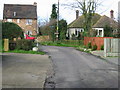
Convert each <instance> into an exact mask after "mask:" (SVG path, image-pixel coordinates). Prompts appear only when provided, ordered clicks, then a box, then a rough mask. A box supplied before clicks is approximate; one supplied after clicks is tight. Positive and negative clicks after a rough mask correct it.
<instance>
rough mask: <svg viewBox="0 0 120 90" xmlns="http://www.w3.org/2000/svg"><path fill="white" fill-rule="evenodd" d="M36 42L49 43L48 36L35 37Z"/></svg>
mask: <svg viewBox="0 0 120 90" xmlns="http://www.w3.org/2000/svg"><path fill="white" fill-rule="evenodd" d="M37 40H38V42H43V41H50V37H49V36H39V37H37Z"/></svg>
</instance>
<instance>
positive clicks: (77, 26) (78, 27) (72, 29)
mask: <svg viewBox="0 0 120 90" xmlns="http://www.w3.org/2000/svg"><path fill="white" fill-rule="evenodd" d="M100 17H101V16H100V15H99V14H97V13H95V15H94V16H93V17H92V21H93V22H92V25H94V24H95V23H96V22H97V21H98V20H99V19H100ZM84 20H85V19H84V16H83V15H82V16H79V11H78V10H77V11H76V19H75V20H74V21H73V22H72V23H70V24H69V25H68V30H67V33H68V34H69V37H70V38H71V37H72V35H73V34H74V35H75V36H76V37H78V35H79V32H84V29H83V26H84Z"/></svg>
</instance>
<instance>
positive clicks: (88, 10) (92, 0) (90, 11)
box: [63, 0, 102, 32]
mask: <svg viewBox="0 0 120 90" xmlns="http://www.w3.org/2000/svg"><path fill="white" fill-rule="evenodd" d="M100 3H102V2H100ZM100 3H98V0H73V2H72V3H70V4H63V5H64V6H67V7H72V8H75V9H79V11H80V12H81V14H82V15H83V16H84V27H83V28H84V30H85V32H88V31H89V30H90V29H91V27H92V17H93V16H94V14H95V12H96V9H97V7H98V6H99V5H100Z"/></svg>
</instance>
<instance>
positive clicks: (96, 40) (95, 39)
mask: <svg viewBox="0 0 120 90" xmlns="http://www.w3.org/2000/svg"><path fill="white" fill-rule="evenodd" d="M104 38H113V37H84V45H85V46H87V45H88V43H89V42H91V45H92V46H93V45H97V50H100V49H101V46H102V45H104Z"/></svg>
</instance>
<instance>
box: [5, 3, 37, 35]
mask: <svg viewBox="0 0 120 90" xmlns="http://www.w3.org/2000/svg"><path fill="white" fill-rule="evenodd" d="M3 21H4V22H13V23H16V24H18V25H19V26H20V27H21V28H22V29H23V31H24V33H26V34H28V35H36V34H37V33H38V26H37V3H36V2H34V4H33V5H21V4H4V10H3Z"/></svg>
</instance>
